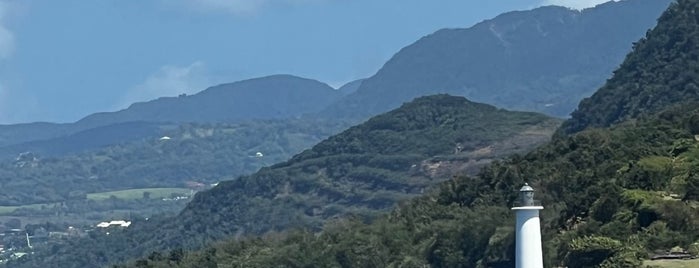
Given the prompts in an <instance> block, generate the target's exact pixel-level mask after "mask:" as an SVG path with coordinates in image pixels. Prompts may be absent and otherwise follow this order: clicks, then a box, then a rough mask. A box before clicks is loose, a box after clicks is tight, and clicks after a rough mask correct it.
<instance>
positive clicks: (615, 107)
mask: <svg viewBox="0 0 699 268" xmlns="http://www.w3.org/2000/svg"><path fill="white" fill-rule="evenodd" d="M687 5H690V4H689V3H688V4H687ZM661 20H664V21H671V20H674V21H677V24H670V23H665V24H659V25H658V27H656V28H655V29H653V31H652V33H651V35H652V36H653V38H643V39H641V40H640V41H638V42H636V43H635V44H634V53H632V54H629V55H628V56H627V57H626V60H625V61H624V63H623V64H622V65H621V67H620V70H618V71H616V74H615V75H614V77H612V78H611V79H610V80H609V81H608V82H607V84H605V85H604V86H603V87H602V88H600V90H598V91H597V92H595V94H594V95H592V96H591V97H589V98H586V99H584V100H583V101H582V102H581V104H580V106H579V107H578V109H577V110H575V112H573V114H572V119H571V120H568V121H567V122H566V123H565V125H564V126H563V128H562V131H563V132H566V133H574V132H577V131H580V130H582V129H585V128H588V127H606V126H609V125H612V124H615V123H618V122H621V121H625V120H628V119H632V118H638V117H640V116H643V115H645V114H648V113H653V112H657V111H659V110H662V109H664V108H666V107H667V106H668V105H671V104H674V103H677V102H682V101H686V102H693V101H697V100H699V82H697V80H699V50H698V49H697V47H699V28H697V27H696V25H697V22H698V21H699V15H697V14H694V13H687V12H667V13H665V14H663V17H662V18H661Z"/></svg>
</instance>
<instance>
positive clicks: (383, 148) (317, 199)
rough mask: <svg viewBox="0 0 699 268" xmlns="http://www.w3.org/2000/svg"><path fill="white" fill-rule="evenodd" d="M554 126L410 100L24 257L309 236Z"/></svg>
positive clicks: (441, 100) (459, 100)
mask: <svg viewBox="0 0 699 268" xmlns="http://www.w3.org/2000/svg"><path fill="white" fill-rule="evenodd" d="M559 123H560V120H557V119H552V118H550V117H547V116H544V115H541V114H536V113H524V112H510V111H505V110H502V109H497V108H495V107H493V106H490V105H485V104H479V103H474V102H470V101H468V100H466V99H465V98H463V97H453V96H448V95H436V96H428V97H422V98H418V99H416V100H414V101H412V102H410V103H407V104H405V105H403V106H402V107H401V108H399V109H396V110H394V111H391V112H389V113H386V114H382V115H379V116H376V117H374V118H372V119H370V120H369V121H367V122H365V123H363V124H360V125H358V126H354V127H352V128H350V129H348V130H346V131H344V132H342V133H340V134H338V135H335V136H332V137H330V138H328V139H326V140H324V141H322V142H320V143H319V144H317V145H316V146H314V147H313V148H312V149H309V150H306V151H304V152H302V153H300V154H298V155H296V156H294V157H293V158H292V159H290V160H289V161H286V162H283V163H280V164H277V165H274V166H271V167H269V168H263V169H262V170H260V171H259V172H257V173H255V174H252V175H250V176H243V177H240V178H237V179H235V180H231V181H225V182H222V183H220V184H219V185H218V186H217V187H215V188H213V189H212V190H209V191H206V192H202V193H199V194H197V195H196V196H195V197H194V199H193V200H192V201H191V202H190V203H189V204H188V206H187V208H186V209H185V210H184V211H182V212H181V213H180V214H179V215H178V216H177V217H175V218H152V219H150V220H148V221H147V222H143V221H141V222H138V221H136V222H135V223H134V224H133V225H132V227H129V229H128V230H127V231H126V232H124V233H123V234H122V235H109V236H94V237H91V238H90V239H87V240H86V239H80V240H76V241H70V242H68V244H66V245H64V246H63V247H51V250H48V251H46V252H41V251H40V252H39V253H37V256H41V257H37V258H36V259H35V258H32V259H31V260H32V261H37V262H41V261H48V262H51V263H54V264H55V263H60V264H61V266H63V267H71V266H74V267H79V266H85V265H87V266H90V265H97V264H104V263H109V262H113V261H119V260H124V258H129V257H135V256H143V254H144V252H149V251H150V250H154V249H167V248H175V247H185V248H190V247H192V248H196V247H201V246H202V245H205V244H207V243H209V242H211V241H215V240H218V239H223V238H227V237H230V236H233V235H237V236H240V235H257V234H262V233H267V232H274V231H276V230H285V229H288V228H291V227H295V226H297V227H298V226H304V227H307V228H310V229H312V230H319V229H320V228H322V226H323V225H324V223H325V222H326V221H328V220H331V219H334V218H337V217H343V216H346V215H348V214H352V215H356V216H357V217H360V218H362V219H367V220H368V219H371V218H374V217H375V215H377V214H378V213H381V212H385V211H387V210H388V209H390V208H392V207H393V206H394V205H395V204H396V203H397V202H399V201H403V200H408V199H410V198H412V197H415V196H418V195H420V194H422V193H425V192H429V191H431V189H432V186H434V185H436V184H438V183H439V182H441V181H443V180H444V179H446V178H449V176H450V175H446V176H445V175H443V174H451V173H453V172H456V171H457V170H466V171H469V170H478V169H480V167H481V166H483V165H484V163H488V162H490V161H492V160H493V159H496V158H501V157H502V156H503V155H507V154H510V153H516V152H525V151H529V150H531V149H532V148H533V147H535V146H537V145H539V144H542V143H544V142H546V141H548V140H549V138H550V135H551V134H552V133H553V131H554V130H555V128H556V127H557V126H558V125H559ZM106 245H110V246H106ZM115 245H116V246H115ZM78 256H79V257H78ZM27 265H40V264H38V263H35V262H29V263H28V264H27Z"/></svg>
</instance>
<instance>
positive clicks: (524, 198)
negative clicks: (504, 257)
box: [512, 183, 544, 268]
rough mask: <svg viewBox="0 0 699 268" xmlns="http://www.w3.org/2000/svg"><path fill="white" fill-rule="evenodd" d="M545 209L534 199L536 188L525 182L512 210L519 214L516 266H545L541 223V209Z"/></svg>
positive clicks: (526, 267)
mask: <svg viewBox="0 0 699 268" xmlns="http://www.w3.org/2000/svg"><path fill="white" fill-rule="evenodd" d="M542 209H544V207H542V206H541V204H539V203H538V202H536V201H534V189H533V188H532V187H531V186H529V184H526V183H525V184H524V186H522V189H520V190H519V200H518V201H517V202H515V206H514V207H513V208H512V210H514V211H515V215H517V226H516V229H515V232H516V239H517V241H516V243H517V246H516V250H515V254H516V255H515V263H516V264H515V268H543V267H544V258H543V255H542V250H541V225H540V224H539V210H542Z"/></svg>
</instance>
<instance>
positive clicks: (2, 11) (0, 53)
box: [0, 1, 15, 60]
mask: <svg viewBox="0 0 699 268" xmlns="http://www.w3.org/2000/svg"><path fill="white" fill-rule="evenodd" d="M8 9H9V6H8V4H7V3H6V2H4V1H0V60H4V59H7V58H9V57H10V55H12V51H14V47H15V37H14V35H13V34H12V32H11V31H10V30H9V29H7V27H5V26H4V25H3V19H4V18H5V17H6V15H7V12H8Z"/></svg>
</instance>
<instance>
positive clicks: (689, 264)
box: [643, 259, 699, 268]
mask: <svg viewBox="0 0 699 268" xmlns="http://www.w3.org/2000/svg"><path fill="white" fill-rule="evenodd" d="M643 265H648V266H651V267H660V268H696V267H699V259H694V260H654V261H645V262H643Z"/></svg>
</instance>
